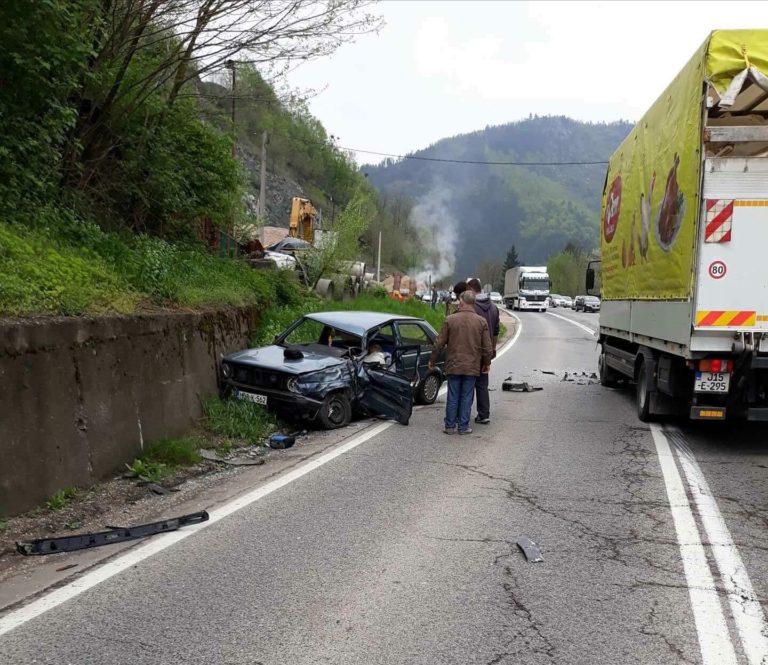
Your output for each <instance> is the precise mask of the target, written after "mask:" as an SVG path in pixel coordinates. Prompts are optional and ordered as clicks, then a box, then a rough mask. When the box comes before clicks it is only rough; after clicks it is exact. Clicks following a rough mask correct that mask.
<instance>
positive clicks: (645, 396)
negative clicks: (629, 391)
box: [635, 363, 651, 423]
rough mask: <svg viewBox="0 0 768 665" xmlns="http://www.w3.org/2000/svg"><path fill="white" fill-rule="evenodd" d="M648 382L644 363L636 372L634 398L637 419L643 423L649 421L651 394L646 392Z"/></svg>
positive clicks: (648, 391)
mask: <svg viewBox="0 0 768 665" xmlns="http://www.w3.org/2000/svg"><path fill="white" fill-rule="evenodd" d="M648 380H649V377H648V370H647V368H646V366H645V363H642V364H641V365H640V369H639V370H638V372H637V383H636V385H635V388H636V393H635V398H636V402H637V417H638V418H639V419H640V420H641V421H642V422H644V423H647V422H649V421H650V420H651V409H650V405H651V392H650V390H648Z"/></svg>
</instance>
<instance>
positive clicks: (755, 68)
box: [600, 30, 768, 300]
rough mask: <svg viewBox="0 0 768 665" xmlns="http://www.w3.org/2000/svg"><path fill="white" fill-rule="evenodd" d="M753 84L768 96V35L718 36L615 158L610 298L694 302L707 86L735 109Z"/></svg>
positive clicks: (609, 190)
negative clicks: (734, 102)
mask: <svg viewBox="0 0 768 665" xmlns="http://www.w3.org/2000/svg"><path fill="white" fill-rule="evenodd" d="M749 80H754V81H755V82H756V83H757V84H758V85H759V86H760V87H762V88H763V89H766V90H768V31H766V30H716V31H714V32H713V33H712V34H711V35H710V36H709V37H708V38H707V40H706V41H705V42H704V44H703V45H702V46H701V47H700V48H699V50H698V51H697V52H696V54H695V55H694V56H693V58H691V60H690V61H689V62H688V64H687V65H686V66H685V68H684V69H683V70H682V71H681V72H680V73H679V74H678V76H677V78H675V80H674V81H673V82H672V83H671V84H670V86H669V87H668V88H667V89H666V90H665V91H664V93H663V94H662V95H661V97H659V99H658V100H656V103H655V104H654V105H653V106H652V107H651V108H650V109H649V110H648V112H647V113H646V114H645V115H644V116H643V118H642V119H641V121H640V122H639V123H638V124H637V126H636V127H635V128H634V129H633V130H632V132H631V133H630V135H629V136H628V137H627V138H626V139H625V140H624V142H623V143H622V144H621V146H619V149H618V150H617V151H616V152H615V153H614V155H613V156H612V157H611V160H610V164H609V166H608V175H607V179H606V183H605V191H604V192H603V201H602V211H601V227H600V228H601V234H600V235H601V243H600V245H601V254H602V266H601V268H602V274H601V281H602V296H603V298H604V299H606V300H625V299H633V300H688V299H690V297H691V293H692V288H693V278H694V266H693V261H694V248H695V244H696V229H695V223H696V218H697V213H698V212H699V208H700V206H701V202H700V201H699V192H698V189H699V168H700V166H699V165H700V162H701V158H702V155H701V154H700V150H701V119H702V113H703V111H704V109H703V99H702V97H703V92H704V83H705V82H710V83H711V84H712V85H713V86H714V88H715V90H716V95H719V96H720V99H719V100H717V99H716V100H713V101H715V102H717V103H720V105H721V107H727V105H728V104H729V103H730V102H729V101H728V100H729V99H732V98H734V97H735V95H736V94H738V92H739V90H740V89H741V86H742V85H743V84H744V83H745V82H747V81H749Z"/></svg>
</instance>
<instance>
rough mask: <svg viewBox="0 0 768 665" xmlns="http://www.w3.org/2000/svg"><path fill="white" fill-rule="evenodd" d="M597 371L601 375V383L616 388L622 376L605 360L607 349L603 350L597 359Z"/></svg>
mask: <svg viewBox="0 0 768 665" xmlns="http://www.w3.org/2000/svg"><path fill="white" fill-rule="evenodd" d="M597 373H598V375H599V377H600V383H601V384H602V385H604V386H605V387H606V388H616V386H618V385H619V381H620V380H621V378H622V376H621V374H619V373H618V372H617V371H616V370H615V369H613V368H611V367H608V363H607V362H606V361H605V351H601V352H600V357H599V358H598V359H597Z"/></svg>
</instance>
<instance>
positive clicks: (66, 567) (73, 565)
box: [56, 563, 79, 573]
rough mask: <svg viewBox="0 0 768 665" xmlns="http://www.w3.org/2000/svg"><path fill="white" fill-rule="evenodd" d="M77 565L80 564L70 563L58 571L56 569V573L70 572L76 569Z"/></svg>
mask: <svg viewBox="0 0 768 665" xmlns="http://www.w3.org/2000/svg"><path fill="white" fill-rule="evenodd" d="M77 565H79V564H76V563H68V564H67V565H66V566H62V567H61V568H57V569H56V572H57V573H60V572H61V571H63V570H69V569H70V568H74V567H75V566H77Z"/></svg>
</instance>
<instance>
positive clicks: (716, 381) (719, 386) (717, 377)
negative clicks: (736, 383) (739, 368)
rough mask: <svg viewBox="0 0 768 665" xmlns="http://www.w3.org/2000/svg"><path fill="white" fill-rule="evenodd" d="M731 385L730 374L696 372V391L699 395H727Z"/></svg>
mask: <svg viewBox="0 0 768 665" xmlns="http://www.w3.org/2000/svg"><path fill="white" fill-rule="evenodd" d="M730 383H731V375H730V374H729V373H728V372H696V383H695V384H694V390H695V391H696V392H697V393H727V392H728V388H729V386H730Z"/></svg>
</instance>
